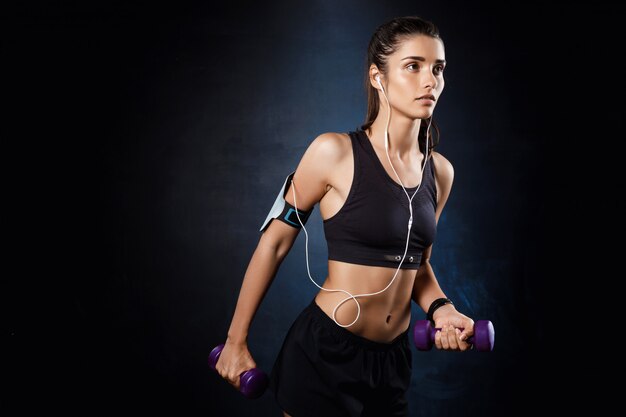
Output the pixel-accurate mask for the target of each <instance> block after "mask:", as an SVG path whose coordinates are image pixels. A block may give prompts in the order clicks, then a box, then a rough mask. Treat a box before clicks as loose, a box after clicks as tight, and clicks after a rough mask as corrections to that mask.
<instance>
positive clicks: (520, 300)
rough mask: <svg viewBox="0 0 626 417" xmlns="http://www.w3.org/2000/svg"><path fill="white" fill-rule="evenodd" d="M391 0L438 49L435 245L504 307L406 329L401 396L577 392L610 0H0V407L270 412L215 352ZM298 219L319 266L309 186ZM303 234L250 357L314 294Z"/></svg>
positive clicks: (456, 295) (348, 126)
mask: <svg viewBox="0 0 626 417" xmlns="http://www.w3.org/2000/svg"><path fill="white" fill-rule="evenodd" d="M408 14H417V15H420V16H422V17H424V18H426V19H428V20H432V21H433V22H434V23H435V24H437V25H438V27H439V29H440V32H441V35H442V37H443V39H444V42H445V47H446V59H447V60H448V62H449V66H448V67H447V69H446V87H445V90H444V94H443V95H442V98H441V100H440V101H439V103H438V105H437V108H436V111H435V118H436V121H437V123H438V125H439V126H440V128H441V133H442V134H441V144H440V146H439V148H438V149H439V152H441V153H442V154H444V155H445V156H446V157H447V158H448V159H449V160H450V161H451V162H452V163H453V165H454V167H455V172H456V176H455V183H454V186H453V190H452V194H451V196H450V198H449V200H448V203H447V205H446V208H445V210H444V212H443V216H442V217H441V219H440V222H439V227H438V230H439V231H438V236H437V241H436V243H435V247H434V250H433V257H432V264H433V267H434V270H435V273H436V274H437V277H438V279H439V282H440V284H441V285H442V287H443V289H444V291H445V292H446V293H447V295H448V296H449V297H450V298H452V299H453V300H454V301H455V302H456V305H457V308H458V309H459V310H460V311H462V312H464V313H466V314H468V315H469V316H470V317H472V318H474V319H475V320H477V319H490V320H492V321H493V323H494V325H495V327H496V330H497V337H496V348H495V351H494V352H492V353H488V354H487V353H480V352H466V353H452V352H439V351H436V350H435V351H431V352H428V353H424V352H417V351H416V350H415V348H414V347H413V352H414V355H413V358H414V359H413V360H414V363H413V365H414V372H413V379H412V385H411V390H410V393H409V397H410V403H411V416H415V417H418V416H478V415H480V416H501V415H527V414H528V413H532V412H534V411H535V410H537V409H538V408H539V404H543V405H542V406H541V407H542V409H548V410H549V409H551V408H555V409H557V408H558V409H560V407H562V406H563V403H562V402H561V400H560V399H557V397H556V395H555V394H554V392H555V387H559V389H565V390H566V391H567V392H568V395H571V396H575V395H576V393H577V392H579V391H580V392H581V393H585V394H588V392H587V391H586V388H585V389H583V388H582V387H581V386H582V384H579V383H573V379H572V378H576V377H577V376H580V375H582V372H587V371H588V370H592V368H593V367H592V366H590V365H589V364H588V363H587V361H586V360H585V359H584V356H581V357H580V358H579V360H577V361H576V362H575V363H572V362H570V361H567V362H565V361H563V360H562V359H561V358H562V354H563V353H562V352H567V351H571V350H574V349H576V346H577V345H576V343H578V342H576V339H577V338H582V337H584V335H585V334H586V332H585V328H584V327H583V326H581V325H580V324H579V319H578V318H577V317H576V316H575V315H574V313H573V311H576V310H578V311H581V312H582V313H583V315H584V314H586V312H587V311H588V309H589V308H590V307H591V306H593V305H594V303H595V302H596V301H594V300H595V298H593V296H592V295H591V294H592V293H594V292H595V291H596V290H598V289H599V288H598V287H600V286H601V285H602V284H600V283H598V284H594V279H596V277H599V276H604V275H603V274H601V273H600V268H602V267H603V266H602V265H604V264H605V262H602V263H601V264H600V263H595V264H594V263H593V262H594V261H593V259H597V258H596V255H597V254H596V252H595V250H596V249H598V248H599V247H600V246H602V250H603V251H604V252H603V253H602V255H603V259H608V258H612V257H613V256H617V255H614V254H613V253H612V251H613V252H617V250H616V249H611V246H608V245H601V243H602V242H604V241H603V236H604V235H603V234H604V233H605V232H606V231H607V229H609V228H612V227H615V228H617V227H618V224H617V223H614V222H613V220H610V219H611V214H613V213H616V212H620V211H621V210H622V209H623V197H622V195H621V193H615V192H614V189H613V188H611V186H610V185H609V182H610V181H611V180H612V179H613V178H615V177H617V176H618V175H619V167H620V165H619V163H618V162H617V159H616V153H615V152H611V145H612V144H613V143H614V142H615V140H616V139H617V137H618V136H619V135H620V134H621V135H622V136H623V133H621V132H622V131H623V127H624V125H623V120H624V119H623V116H624V112H623V107H622V106H619V105H618V104H619V101H618V100H615V99H614V97H615V96H617V94H616V93H617V89H618V87H621V84H620V83H621V80H620V79H619V77H620V76H621V75H617V74H618V72H617V71H616V69H615V68H612V66H611V60H612V59H613V58H614V56H615V54H616V51H617V50H618V49H619V48H618V47H617V45H616V39H618V38H619V37H618V32H619V30H620V23H619V22H620V19H622V18H623V17H624V14H623V8H619V7H617V6H612V5H608V4H602V3H598V2H594V5H593V6H585V7H582V6H579V7H574V6H571V5H565V4H553V5H547V4H540V3H539V2H535V3H532V2H531V3H529V2H517V3H507V4H506V7H505V6H503V5H501V6H493V5H487V4H486V3H484V4H480V3H476V2H472V3H471V4H470V3H463V4H452V3H451V2H450V3H448V2H409V1H388V2H357V1H346V2H332V1H309V2H306V3H304V2H302V3H298V4H296V2H286V1H285V2H278V1H272V2H266V3H263V2H247V3H244V2H236V1H234V2H233V1H230V2H218V3H214V4H213V5H208V4H206V3H204V2H195V3H180V2H177V3H176V4H174V3H171V4H169V5H157V4H154V3H153V2H140V1H134V2H109V3H105V2H89V5H86V4H82V2H50V3H40V4H37V5H33V4H32V3H31V4H30V5H21V6H14V7H12V8H7V9H5V13H4V14H3V16H2V39H3V42H2V58H3V62H4V64H3V81H4V84H5V88H4V91H5V94H4V96H5V100H6V102H5V104H6V105H7V106H6V107H7V111H6V112H5V118H6V119H5V123H3V125H4V127H3V132H4V134H3V137H4V138H5V140H4V141H3V142H4V143H3V145H4V147H5V150H6V153H4V158H3V160H4V164H3V166H4V168H5V178H6V186H5V190H6V191H7V195H9V196H10V199H9V201H10V204H7V207H8V212H7V213H8V214H7V217H6V219H9V221H7V222H6V226H7V227H6V229H7V230H9V231H10V232H12V233H11V234H10V235H8V236H11V240H10V243H11V244H10V245H9V246H10V249H9V250H8V251H7V254H6V256H7V260H8V261H9V265H11V266H13V267H16V268H15V269H13V271H17V272H14V273H12V274H9V276H8V277H7V278H6V279H5V280H4V283H3V286H4V288H5V290H4V291H3V292H2V293H3V300H2V301H3V303H2V305H3V309H4V310H5V311H4V314H3V340H4V343H3V344H4V346H8V354H6V355H5V359H4V361H3V370H4V371H3V372H2V373H3V378H4V379H5V384H4V386H5V387H6V386H9V387H10V388H9V389H8V390H7V391H5V392H4V394H3V396H2V398H1V401H2V403H1V405H2V408H3V409H10V410H12V411H13V412H14V413H15V415H18V414H21V413H26V412H28V411H29V410H31V409H32V408H43V409H44V410H47V411H58V412H63V413H70V414H74V413H75V414H81V415H92V414H97V413H100V412H102V413H108V414H111V413H120V412H125V413H126V412H134V413H142V414H147V413H154V412H168V413H172V414H173V413H176V415H215V416H218V415H236V416H252V415H254V416H257V415H267V416H280V415H281V413H280V410H279V408H278V406H277V404H276V403H275V402H274V399H273V398H272V397H271V395H268V394H266V395H265V396H263V397H262V398H261V399H258V400H255V401H249V400H244V399H243V397H241V395H240V394H239V393H238V392H236V391H235V390H234V389H233V388H232V387H231V386H230V385H229V384H227V383H225V382H224V381H222V380H221V379H220V378H219V377H218V376H217V375H216V374H214V373H212V372H211V371H210V370H209V368H208V367H207V365H206V359H207V355H208V353H209V352H210V350H211V349H212V348H213V347H214V346H215V345H217V344H219V343H222V342H223V341H224V340H225V338H226V332H227V330H228V327H229V325H230V320H231V318H232V314H233V312H234V308H235V304H236V301H237V297H238V294H239V288H240V286H241V282H242V279H243V275H244V273H245V271H246V268H247V265H248V262H249V260H250V257H251V255H252V253H253V251H254V249H255V247H256V244H257V242H258V239H259V237H260V232H259V231H258V230H259V228H260V226H261V223H262V222H263V220H264V219H265V217H266V215H267V212H268V210H269V209H270V207H271V205H272V203H273V201H274V198H275V196H276V193H277V192H278V189H279V187H280V185H281V184H282V182H283V180H284V178H285V176H286V175H287V174H288V173H289V172H291V171H292V170H293V169H294V168H295V167H296V166H297V163H298V161H299V160H300V158H301V156H302V154H303V152H304V151H305V149H306V148H307V146H308V144H309V143H310V142H311V141H312V140H313V139H314V138H315V137H316V136H317V135H319V134H321V133H323V132H327V131H339V132H341V131H343V132H345V131H348V130H352V129H354V128H355V127H356V126H357V125H359V124H361V123H362V122H363V120H364V117H365V110H366V107H365V106H366V102H365V93H364V91H362V80H363V76H364V75H363V71H364V69H365V67H364V60H365V51H366V47H367V42H368V41H369V37H370V36H371V34H372V33H373V31H374V30H375V28H376V27H377V26H378V25H379V24H381V23H383V22H384V21H386V20H388V19H390V18H392V17H395V16H401V15H408ZM597 145H602V146H601V147H600V148H594V147H593V146H597ZM307 231H308V232H309V255H310V265H311V274H312V276H313V278H314V279H315V280H316V282H317V283H318V284H320V285H321V283H322V282H323V279H324V277H325V276H326V273H327V263H326V256H327V252H326V245H325V241H324V235H323V230H322V224H321V218H320V215H319V210H318V208H317V206H316V209H315V211H314V212H313V214H312V216H311V218H310V220H309V222H308V223H307ZM304 250H305V236H304V233H301V234H300V236H299V237H298V239H297V241H296V243H295V245H294V247H293V250H292V251H291V252H290V254H289V255H288V257H287V258H286V260H285V261H284V263H283V265H282V266H281V268H280V270H279V272H278V274H277V276H276V280H275V282H274V284H273V285H272V287H271V288H270V291H269V292H268V294H267V296H266V298H265V299H264V301H263V303H262V305H261V306H260V308H259V310H258V312H257V314H256V316H255V320H254V322H253V324H252V327H251V330H250V335H249V348H250V350H251V353H252V355H253V357H254V359H255V360H256V362H257V364H258V366H259V367H260V368H262V369H264V370H266V371H268V372H269V370H270V369H271V366H272V364H273V361H274V359H275V357H276V355H277V353H278V351H279V349H280V346H281V343H282V340H283V338H284V336H285V334H286V331H287V329H288V328H289V326H290V325H291V323H292V322H293V320H294V319H295V317H296V315H297V314H298V313H299V311H300V310H301V309H302V308H303V307H304V306H305V305H306V304H307V303H308V302H309V301H310V299H311V298H312V297H313V296H314V295H315V293H316V292H317V291H318V288H317V287H315V286H314V285H313V283H311V282H310V280H309V277H308V275H307V270H306V265H305V254H304ZM575 287H576V288H575ZM577 288H578V289H582V291H581V293H582V295H583V296H582V297H580V296H579V297H574V296H570V295H569V294H573V290H575V289H577ZM605 290H606V291H605ZM598 292H600V293H603V292H608V293H610V292H611V288H610V287H608V288H600V291H598ZM608 304H610V303H608ZM423 316H424V313H423V312H422V311H420V309H419V308H417V306H415V305H413V320H417V319H421V318H423ZM570 373H571V375H572V376H571V377H568V375H570ZM6 383H8V384H6ZM296 417H297V416H296Z"/></svg>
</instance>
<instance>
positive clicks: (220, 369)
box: [215, 339, 256, 390]
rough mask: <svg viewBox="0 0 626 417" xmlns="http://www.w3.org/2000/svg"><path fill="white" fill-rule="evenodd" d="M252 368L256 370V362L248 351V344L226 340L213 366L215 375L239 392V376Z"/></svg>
mask: <svg viewBox="0 0 626 417" xmlns="http://www.w3.org/2000/svg"><path fill="white" fill-rule="evenodd" d="M252 368H256V362H255V361H254V359H252V355H250V351H248V344H247V343H245V342H243V343H235V342H232V341H229V340H228V339H227V340H226V343H224V348H223V349H222V353H220V357H219V359H218V360H217V363H216V364H215V370H216V371H217V373H218V374H219V375H220V376H221V377H222V378H224V379H225V380H226V381H228V383H229V384H231V385H233V386H234V387H235V388H236V389H237V390H239V384H240V381H239V379H240V378H239V376H240V375H241V374H242V373H243V372H245V371H247V370H249V369H252Z"/></svg>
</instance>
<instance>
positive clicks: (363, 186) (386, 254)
mask: <svg viewBox="0 0 626 417" xmlns="http://www.w3.org/2000/svg"><path fill="white" fill-rule="evenodd" d="M348 134H349V135H350V140H351V141H352V151H353V155H354V176H353V180H352V185H351V187H350V191H349V193H348V197H347V199H346V202H345V203H344V205H343V206H342V207H341V209H340V210H339V211H338V212H337V213H336V214H334V215H333V216H332V217H330V218H328V219H326V220H324V221H323V223H324V234H325V236H326V241H327V244H328V259H329V260H331V259H332V260H337V261H342V262H348V263H354V264H361V265H372V266H386V267H390V268H397V267H398V264H399V263H400V260H401V259H402V255H403V253H404V247H405V245H406V237H407V225H408V221H409V216H410V212H409V199H408V198H407V196H406V194H405V193H404V190H403V189H402V186H401V185H400V184H399V183H397V182H396V181H395V180H393V179H392V178H391V177H390V176H389V174H387V171H385V168H384V166H383V165H382V163H381V161H380V159H379V158H378V155H377V154H376V152H375V151H374V148H373V146H372V144H371V142H370V139H369V137H368V136H367V134H366V133H365V131H363V130H361V129H357V130H356V131H351V132H349V133H348ZM426 165H427V166H426V167H425V168H424V174H423V178H422V184H421V186H420V189H419V190H418V192H417V194H416V195H415V197H413V202H412V204H413V224H412V226H411V237H410V240H409V247H408V249H407V254H406V257H405V258H404V261H403V262H402V267H401V268H402V269H418V268H419V265H420V261H421V258H422V252H423V251H424V249H426V248H427V247H428V246H430V245H431V244H432V243H433V242H434V240H435V237H436V234H437V222H436V219H435V210H436V208H437V188H436V185H435V171H434V167H433V162H432V157H430V158H428V160H427V161H426ZM416 189H417V187H412V188H406V191H407V193H408V194H409V196H413V193H414V192H415V190H416Z"/></svg>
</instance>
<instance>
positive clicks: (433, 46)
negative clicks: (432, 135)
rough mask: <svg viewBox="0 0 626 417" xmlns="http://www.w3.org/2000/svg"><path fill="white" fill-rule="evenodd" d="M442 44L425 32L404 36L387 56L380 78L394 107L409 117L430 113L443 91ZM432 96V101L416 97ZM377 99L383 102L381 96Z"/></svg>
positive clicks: (424, 115)
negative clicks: (384, 70) (384, 69)
mask: <svg viewBox="0 0 626 417" xmlns="http://www.w3.org/2000/svg"><path fill="white" fill-rule="evenodd" d="M445 64H446V63H445V52H444V48H443V43H442V42H441V41H440V40H438V39H435V38H431V37H430V36H425V35H414V36H411V37H410V38H407V39H405V40H404V41H403V42H402V43H401V44H400V48H399V49H398V50H397V51H396V52H395V53H394V54H392V55H390V56H389V58H388V62H387V73H386V74H384V75H383V77H382V79H381V81H382V83H383V86H384V87H385V92H386V93H387V97H388V99H389V101H390V102H391V106H392V107H393V108H394V110H396V111H399V112H401V113H404V114H405V115H406V116H407V117H410V118H413V119H417V118H419V119H426V118H429V117H430V116H432V114H433V111H434V109H435V106H436V104H437V100H439V97H440V96H441V92H442V91H443V86H444V79H443V69H444V67H445ZM429 94H430V95H432V96H433V98H434V100H429V99H419V97H422V96H424V95H429ZM381 99H382V100H383V101H385V98H384V97H382V93H381Z"/></svg>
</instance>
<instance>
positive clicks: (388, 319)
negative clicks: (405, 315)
mask: <svg viewBox="0 0 626 417" xmlns="http://www.w3.org/2000/svg"><path fill="white" fill-rule="evenodd" d="M390 320H391V314H390V315H388V316H387V323H389V321H390Z"/></svg>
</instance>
